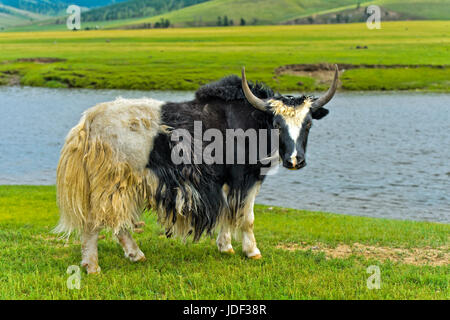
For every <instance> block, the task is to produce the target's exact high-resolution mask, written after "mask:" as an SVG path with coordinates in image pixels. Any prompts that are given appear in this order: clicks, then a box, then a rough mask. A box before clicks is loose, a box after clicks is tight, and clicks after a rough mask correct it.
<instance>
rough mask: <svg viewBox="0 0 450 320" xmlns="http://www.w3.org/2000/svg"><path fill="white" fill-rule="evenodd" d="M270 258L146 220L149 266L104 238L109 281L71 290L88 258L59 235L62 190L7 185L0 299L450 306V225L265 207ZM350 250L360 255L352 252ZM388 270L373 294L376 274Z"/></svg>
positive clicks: (0, 219) (263, 237)
mask: <svg viewBox="0 0 450 320" xmlns="http://www.w3.org/2000/svg"><path fill="white" fill-rule="evenodd" d="M255 216H256V222H255V228H256V229H255V234H256V238H257V240H258V244H259V247H260V249H261V251H262V253H263V259H262V260H257V261H254V260H249V259H246V258H245V257H244V256H243V254H242V251H241V247H240V245H239V244H238V242H236V241H235V242H234V245H235V249H236V254H235V255H224V254H220V253H219V252H218V251H217V248H216V246H215V243H214V240H213V239H211V238H209V237H204V238H203V239H202V240H201V241H200V242H199V243H191V242H189V241H188V242H187V244H183V243H182V242H181V241H180V240H177V239H166V238H165V237H164V235H163V234H164V233H163V230H162V229H161V228H160V227H159V226H158V225H157V224H156V221H155V217H154V215H152V214H151V213H146V214H145V216H144V219H145V221H146V223H147V225H146V227H145V230H144V232H143V233H141V234H138V235H136V236H135V238H136V239H137V242H138V244H139V246H140V247H141V249H142V250H143V251H144V253H145V254H146V256H147V261H146V262H143V263H138V264H133V263H131V262H129V261H127V260H125V259H124V258H123V252H122V249H121V248H120V246H119V245H118V244H117V243H116V242H115V241H114V240H113V239H112V236H111V234H109V233H107V232H104V233H103V235H104V239H102V240H100V242H99V252H100V264H101V266H102V273H101V274H100V275H93V276H87V275H86V274H85V273H83V274H82V278H81V289H80V290H76V289H75V290H69V289H68V288H67V285H66V282H67V279H68V277H69V275H68V274H66V270H67V268H68V267H69V266H71V265H77V264H78V263H79V261H80V245H79V240H78V239H77V237H75V236H73V237H71V238H70V239H69V241H67V242H66V241H65V240H60V239H58V238H57V237H56V236H55V235H54V234H52V233H51V229H52V228H53V227H54V226H55V224H56V222H57V219H58V209H57V207H56V204H55V188H54V187H53V186H1V187H0V299H448V297H449V293H450V291H449V280H450V279H449V275H450V266H449V234H450V226H449V225H447V224H437V223H426V222H413V221H394V220H385V219H372V218H363V217H355V216H346V215H336V214H330V213H321V212H307V211H299V210H292V209H283V208H273V207H267V206H257V207H256V210H255ZM349 248H352V249H351V250H349ZM371 265H374V266H378V267H379V268H380V278H381V287H380V289H378V290H377V289H372V290H371V289H369V288H368V287H367V279H368V277H369V276H370V274H368V273H367V268H368V267H369V266H371Z"/></svg>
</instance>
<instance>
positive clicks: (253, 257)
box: [249, 254, 262, 260]
mask: <svg viewBox="0 0 450 320" xmlns="http://www.w3.org/2000/svg"><path fill="white" fill-rule="evenodd" d="M249 259H252V260H260V259H262V255H260V254H257V255H254V256H251V257H249Z"/></svg>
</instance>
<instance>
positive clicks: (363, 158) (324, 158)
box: [0, 87, 450, 223]
mask: <svg viewBox="0 0 450 320" xmlns="http://www.w3.org/2000/svg"><path fill="white" fill-rule="evenodd" d="M117 96H123V97H126V98H139V97H143V96H147V97H152V98H155V99H160V100H171V101H182V100H189V99H191V98H192V97H193V93H192V92H167V91H164V92H139V91H121V90H97V91H93V90H73V89H71V90H68V89H43V88H19V87H0V112H1V117H0V138H1V139H0V184H36V185H42V184H54V183H55V174H56V173H55V168H56V165H57V162H58V157H59V151H60V149H61V147H62V143H63V141H64V137H65V135H66V134H67V132H68V130H69V129H70V128H71V127H73V126H74V125H75V124H76V123H77V122H78V120H79V118H80V114H81V112H82V111H83V110H85V109H87V108H88V107H91V106H93V105H94V104H96V103H98V102H104V101H109V100H112V99H114V98H115V97H117ZM330 110H331V113H330V115H328V116H327V117H326V118H324V119H323V120H320V121H316V122H315V123H314V126H313V128H312V129H311V134H310V139H309V144H308V153H307V162H308V166H307V167H306V168H305V169H303V170H301V171H289V170H284V169H280V170H279V171H278V173H277V175H276V176H271V177H269V178H268V179H267V181H266V182H265V184H264V185H263V187H262V189H261V193H260V195H259V196H258V198H257V202H258V203H263V204H269V205H274V206H284V207H292V208H298V209H307V210H318V211H328V212H336V213H346V214H352V215H361V216H372V217H384V218H395V219H408V220H422V221H439V222H446V223H448V222H450V194H449V190H450V164H449V159H450V130H449V128H450V127H449V124H450V95H448V94H422V93H338V94H337V96H336V97H335V99H334V100H333V102H332V103H331V105H330Z"/></svg>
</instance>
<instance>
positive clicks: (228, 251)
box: [222, 248, 235, 254]
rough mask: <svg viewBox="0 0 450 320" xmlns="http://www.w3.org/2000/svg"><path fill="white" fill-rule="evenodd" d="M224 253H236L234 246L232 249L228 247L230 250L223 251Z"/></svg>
mask: <svg viewBox="0 0 450 320" xmlns="http://www.w3.org/2000/svg"><path fill="white" fill-rule="evenodd" d="M222 253H226V254H235V252H234V249H233V248H230V249H228V250H226V251H222Z"/></svg>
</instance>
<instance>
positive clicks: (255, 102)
mask: <svg viewBox="0 0 450 320" xmlns="http://www.w3.org/2000/svg"><path fill="white" fill-rule="evenodd" d="M242 90H244V94H245V97H246V98H247V101H248V102H249V103H250V104H251V105H252V106H254V107H255V108H256V109H258V110H261V111H264V112H267V109H266V103H265V102H264V100H262V99H260V98H258V97H256V96H255V95H254V94H253V92H252V91H251V90H250V88H249V87H248V83H247V77H246V76H245V67H242Z"/></svg>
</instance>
